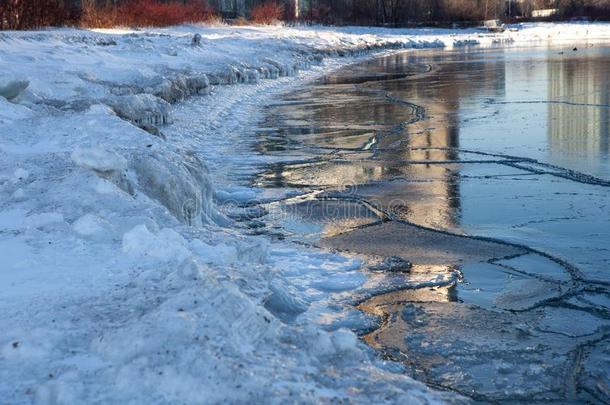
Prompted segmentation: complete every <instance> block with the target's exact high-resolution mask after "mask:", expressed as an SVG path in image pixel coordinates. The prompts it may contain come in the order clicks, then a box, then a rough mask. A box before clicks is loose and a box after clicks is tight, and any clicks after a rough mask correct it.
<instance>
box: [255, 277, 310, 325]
mask: <svg viewBox="0 0 610 405" xmlns="http://www.w3.org/2000/svg"><path fill="white" fill-rule="evenodd" d="M269 289H270V291H271V294H270V295H269V296H268V297H267V299H266V300H265V308H266V309H267V310H268V311H269V312H271V313H272V314H274V315H275V316H277V317H278V318H280V319H282V320H285V321H291V320H293V319H294V318H296V317H297V316H298V315H299V314H301V313H303V312H305V311H306V310H307V304H306V303H305V302H304V301H303V300H301V299H299V298H298V297H296V296H295V295H294V294H292V293H291V292H290V291H288V289H287V288H286V286H285V285H283V284H281V283H279V282H274V283H272V284H271V285H270V286H269Z"/></svg>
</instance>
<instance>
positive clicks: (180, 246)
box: [123, 225, 190, 261]
mask: <svg viewBox="0 0 610 405" xmlns="http://www.w3.org/2000/svg"><path fill="white" fill-rule="evenodd" d="M185 245H186V241H185V240H184V238H183V237H182V236H180V235H179V234H178V233H177V232H175V231H173V230H171V229H168V228H164V229H162V230H161V231H159V233H157V234H156V235H155V234H153V233H152V232H150V231H149V230H148V228H147V227H146V225H137V226H135V227H134V228H133V229H132V230H130V231H129V232H126V233H125V234H124V235H123V252H125V253H128V254H130V255H134V256H148V257H151V258H155V259H159V260H162V261H168V260H174V259H175V260H183V259H185V258H186V257H188V256H189V255H190V252H189V251H188V249H186V247H185Z"/></svg>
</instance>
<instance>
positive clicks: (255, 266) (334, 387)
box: [0, 24, 610, 403]
mask: <svg viewBox="0 0 610 405" xmlns="http://www.w3.org/2000/svg"><path fill="white" fill-rule="evenodd" d="M195 34H199V35H200V36H201V37H200V38H199V37H197V38H198V39H196V40H195V41H194V42H195V43H193V38H194V35H195ZM550 40H553V41H562V42H569V43H577V44H586V43H589V42H595V41H603V40H610V26H607V25H580V24H577V25H536V26H530V27H525V28H523V29H520V30H517V31H509V32H506V33H503V34H495V35H489V34H482V33H479V32H477V31H474V30H468V31H452V30H383V29H367V28H341V29H328V28H320V27H313V28H302V29H300V28H282V27H265V28H252V27H243V28H235V27H218V28H205V27H197V26H188V27H177V28H171V29H163V30H145V31H124V32H121V31H118V30H114V31H99V32H91V31H80V30H67V29H66V30H50V31H43V32H19V33H17V32H6V33H0V95H1V96H0V195H1V196H2V198H1V199H0V252H2V257H3V260H2V265H1V267H0V329H1V330H2V334H1V335H0V364H1V367H0V397H2V398H3V400H6V401H7V402H8V403H21V402H60V403H78V402H82V401H83V400H85V401H86V402H100V401H104V402H119V401H120V402H123V401H136V402H219V401H221V400H229V401H257V402H263V401H264V402H280V401H282V400H286V399H288V400H290V401H305V402H309V401H310V402H315V401H319V400H326V401H328V400H335V399H347V400H352V401H362V402H364V401H370V400H375V401H383V400H393V401H396V400H401V399H402V400H405V401H407V400H408V401H410V402H418V401H419V402H422V403H425V402H434V401H437V400H443V399H445V400H450V399H452V398H453V397H452V396H448V395H447V394H439V393H436V392H432V391H431V390H429V389H428V388H426V387H425V386H423V385H422V384H419V383H417V382H414V381H413V380H411V379H410V378H408V377H406V376H404V375H403V374H402V373H401V369H400V368H399V367H397V366H395V365H393V364H386V363H383V362H381V361H380V360H378V359H376V358H375V356H374V354H373V353H372V352H371V351H370V349H368V348H366V347H365V346H364V345H363V344H361V343H359V341H358V339H357V338H356V335H355V334H354V333H352V332H351V331H350V330H349V328H350V327H351V326H352V325H353V324H359V325H362V324H363V323H366V322H367V320H366V319H352V318H350V317H357V316H358V315H354V314H351V315H349V316H348V317H347V318H341V319H339V320H332V321H328V319H327V322H326V325H325V326H321V325H320V324H319V323H318V322H316V320H318V319H319V315H320V314H327V315H328V317H327V318H332V317H333V316H335V315H336V314H337V313H338V312H340V311H339V310H337V309H336V308H333V307H336V306H337V304H336V302H335V301H333V300H334V298H333V297H334V294H338V293H340V292H341V291H345V290H350V289H353V288H356V287H358V286H359V285H361V284H363V283H364V282H365V281H366V278H365V277H364V276H363V275H362V274H361V273H360V272H359V267H360V263H359V261H358V260H355V259H351V258H345V257H341V256H338V255H334V254H331V253H326V252H321V251H317V250H314V249H307V248H303V247H299V246H295V245H291V244H288V243H282V242H272V241H270V240H269V239H267V238H265V237H262V236H259V237H255V236H246V235H244V234H243V233H242V232H241V231H240V229H239V228H237V227H235V226H234V224H233V223H232V221H231V220H229V219H228V218H226V217H225V216H224V215H223V214H222V213H221V212H219V210H218V209H217V207H216V206H215V203H214V197H215V198H216V200H234V201H237V202H243V200H244V199H250V198H253V196H254V194H253V192H252V191H251V190H248V189H245V188H234V187H230V185H226V184H214V183H213V182H212V181H211V178H215V179H218V178H222V173H209V172H208V169H207V167H208V166H209V167H210V168H211V170H215V169H216V168H217V166H218V165H217V164H216V163H215V162H218V161H219V160H220V159H223V158H226V159H236V158H237V157H238V155H239V153H236V151H238V152H240V153H241V152H244V153H245V152H246V151H247V148H243V150H240V149H239V141H240V138H239V134H240V132H239V131H240V128H242V129H243V128H245V127H246V126H248V125H252V124H253V123H254V121H255V120H256V119H257V117H258V116H257V113H256V108H257V106H260V105H262V104H264V103H266V102H269V101H271V99H272V97H273V95H274V94H277V93H278V92H280V91H282V89H284V88H287V87H288V86H292V85H295V84H298V83H302V82H303V81H305V80H307V79H310V78H313V77H315V76H316V75H319V74H322V73H323V72H325V71H328V70H329V69H333V68H336V67H338V66H340V65H341V64H343V63H347V62H349V61H352V60H354V58H356V57H358V56H357V55H358V54H362V55H361V56H359V57H365V56H366V54H368V53H366V52H370V51H383V50H384V49H396V48H425V47H452V46H463V45H466V44H475V43H479V44H481V45H492V44H498V43H502V44H508V43H515V44H537V43H540V42H544V43H546V42H548V41H550ZM363 53H364V54H363ZM340 56H343V58H340ZM299 72H300V73H299ZM269 79H278V80H269ZM244 83H249V84H244ZM254 84H256V85H254ZM227 85H232V86H227ZM199 94H204V96H203V97H201V98H199V99H197V103H191V104H190V105H187V106H182V107H180V108H181V111H180V112H179V117H181V121H180V122H178V123H177V124H176V125H175V126H173V127H172V126H167V124H169V123H170V122H172V120H173V113H172V111H173V108H174V107H173V106H172V103H176V102H179V101H181V100H184V99H186V98H188V97H189V96H194V95H199ZM202 104H203V105H206V106H207V107H206V108H203V107H201V105H202ZM197 105H199V106H200V107H201V108H198V107H197ZM185 111H186V112H185ZM197 113H199V114H200V115H199V116H197ZM189 114H190V115H193V119H196V120H200V121H205V122H207V123H209V124H208V125H207V126H203V127H205V128H207V130H206V132H205V133H199V134H187V135H186V136H185V135H184V134H182V136H180V134H181V132H180V131H177V129H184V130H187V129H188V123H185V121H184V117H185V116H188V115H189ZM227 139H228V140H227ZM232 142H233V143H235V144H236V147H235V151H234V153H233V154H230V153H228V152H226V153H225V152H223V153H225V155H223V156H209V155H206V153H202V150H206V151H209V150H211V149H212V150H213V149H215V148H210V147H209V144H210V143H212V144H216V145H219V146H220V147H219V148H218V150H219V151H220V150H221V149H222V148H224V150H225V151H228V150H229V149H230V144H231V143H232ZM203 145H206V147H205V148H204V147H203ZM219 153H221V152H219ZM248 158H249V157H248V156H245V155H244V156H243V159H244V160H247V159H248ZM320 323H321V322H320ZM328 325H331V326H328Z"/></svg>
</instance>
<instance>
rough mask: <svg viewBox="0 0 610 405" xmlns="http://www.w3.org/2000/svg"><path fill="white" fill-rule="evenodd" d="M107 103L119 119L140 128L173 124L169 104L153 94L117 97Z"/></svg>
mask: <svg viewBox="0 0 610 405" xmlns="http://www.w3.org/2000/svg"><path fill="white" fill-rule="evenodd" d="M168 97H169V96H168ZM106 103H107V104H108V105H109V106H110V107H111V108H112V109H113V110H114V112H115V113H116V114H117V115H118V116H119V117H121V118H123V119H126V120H128V121H130V122H132V123H134V124H135V125H137V126H139V127H146V126H155V125H165V124H169V123H171V122H172V118H171V107H170V105H169V103H168V102H167V101H165V100H163V99H161V98H159V97H156V96H154V95H152V94H136V95H126V96H115V97H114V98H111V99H109V100H107V102H106Z"/></svg>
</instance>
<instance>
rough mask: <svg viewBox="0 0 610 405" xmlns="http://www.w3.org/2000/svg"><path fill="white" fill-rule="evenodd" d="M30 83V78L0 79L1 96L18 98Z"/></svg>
mask: <svg viewBox="0 0 610 405" xmlns="http://www.w3.org/2000/svg"><path fill="white" fill-rule="evenodd" d="M29 85H30V81H29V80H19V79H17V80H10V81H0V96H2V97H4V98H5V99H7V100H12V99H14V98H17V97H18V96H19V95H20V94H21V92H22V91H23V90H25V89H26V88H27V87H28V86H29Z"/></svg>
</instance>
